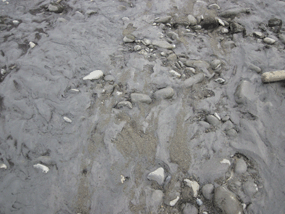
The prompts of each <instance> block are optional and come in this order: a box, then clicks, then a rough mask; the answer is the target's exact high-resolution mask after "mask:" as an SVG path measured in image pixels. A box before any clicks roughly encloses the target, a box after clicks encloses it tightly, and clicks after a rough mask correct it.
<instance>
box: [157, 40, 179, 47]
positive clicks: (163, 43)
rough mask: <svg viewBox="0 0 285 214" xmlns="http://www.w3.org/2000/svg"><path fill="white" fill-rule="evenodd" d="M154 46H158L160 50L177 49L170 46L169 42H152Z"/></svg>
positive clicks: (172, 45)
mask: <svg viewBox="0 0 285 214" xmlns="http://www.w3.org/2000/svg"><path fill="white" fill-rule="evenodd" d="M152 45H154V46H157V47H159V48H165V49H174V48H175V45H174V44H170V43H168V42H167V41H160V40H154V41H152Z"/></svg>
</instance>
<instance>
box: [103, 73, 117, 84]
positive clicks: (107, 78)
mask: <svg viewBox="0 0 285 214" xmlns="http://www.w3.org/2000/svg"><path fill="white" fill-rule="evenodd" d="M104 80H105V81H106V82H110V83H114V82H115V77H114V76H112V75H106V76H105V77H104Z"/></svg>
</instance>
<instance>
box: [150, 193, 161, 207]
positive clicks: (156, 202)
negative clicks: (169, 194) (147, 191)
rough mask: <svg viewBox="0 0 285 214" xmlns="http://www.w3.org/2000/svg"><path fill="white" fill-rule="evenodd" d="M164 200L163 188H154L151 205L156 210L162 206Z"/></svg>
mask: <svg viewBox="0 0 285 214" xmlns="http://www.w3.org/2000/svg"><path fill="white" fill-rule="evenodd" d="M162 200H163V192H162V191H161V190H154V191H153V193H152V195H151V201H150V206H152V207H153V208H154V209H155V210H157V208H158V207H160V206H161V204H162Z"/></svg>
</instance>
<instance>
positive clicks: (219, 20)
mask: <svg viewBox="0 0 285 214" xmlns="http://www.w3.org/2000/svg"><path fill="white" fill-rule="evenodd" d="M216 20H217V21H218V22H219V24H220V25H221V26H223V27H225V25H226V24H225V22H224V21H223V20H221V19H220V18H218V17H216Z"/></svg>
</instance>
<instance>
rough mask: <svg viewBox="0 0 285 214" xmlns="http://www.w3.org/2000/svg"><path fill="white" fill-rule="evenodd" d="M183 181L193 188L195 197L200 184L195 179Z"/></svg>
mask: <svg viewBox="0 0 285 214" xmlns="http://www.w3.org/2000/svg"><path fill="white" fill-rule="evenodd" d="M184 182H185V183H186V185H187V186H188V187H190V188H192V190H193V196H194V197H195V198H196V197H197V196H198V191H199V188H200V185H199V184H198V182H197V181H191V180H189V179H184Z"/></svg>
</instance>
